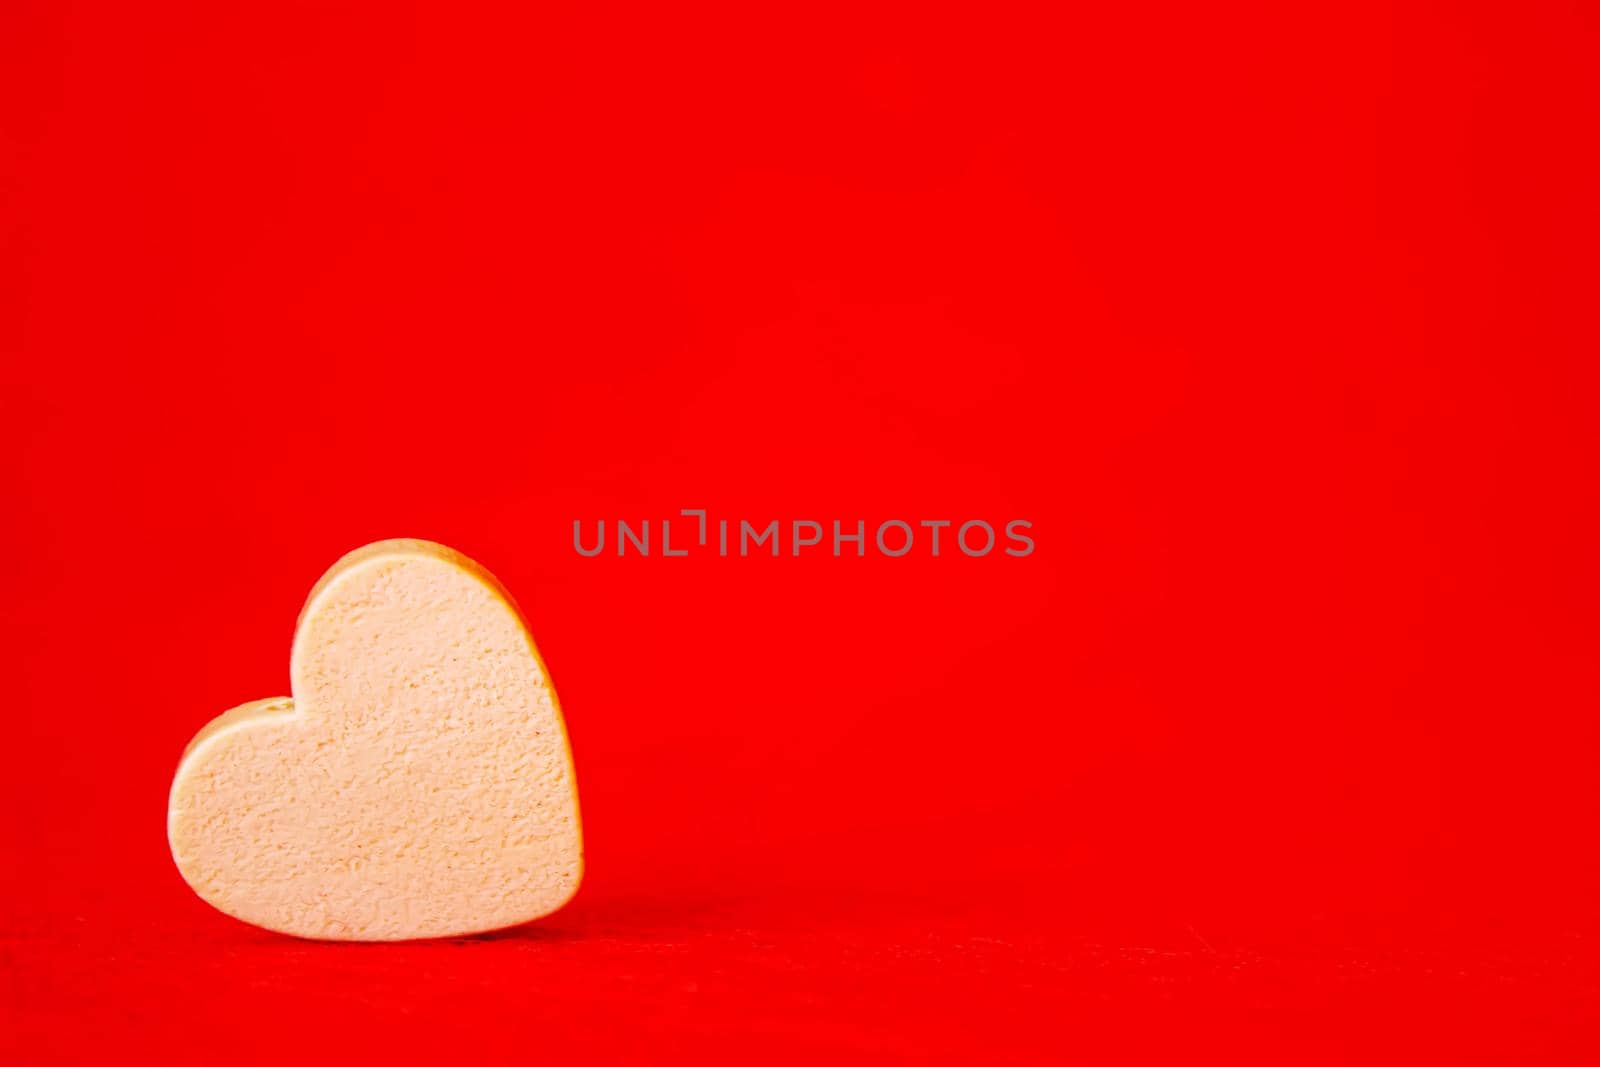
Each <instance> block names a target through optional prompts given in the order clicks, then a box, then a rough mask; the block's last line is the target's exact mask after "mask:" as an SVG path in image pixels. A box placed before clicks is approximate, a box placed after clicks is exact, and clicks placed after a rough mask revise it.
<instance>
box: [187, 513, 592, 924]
mask: <svg viewBox="0 0 1600 1067" xmlns="http://www.w3.org/2000/svg"><path fill="white" fill-rule="evenodd" d="M289 681H290V685H291V687H292V689H293V692H294V698H293V699H292V700H291V699H277V700H260V701H256V702H254V703H251V704H245V705H243V706H242V707H238V708H234V709H233V710H232V711H229V712H227V713H226V714H224V715H222V716H220V717H219V718H217V719H215V720H213V721H212V722H211V723H210V724H209V725H207V726H206V727H205V728H204V729H203V730H201V731H200V733H199V734H198V735H196V737H195V739H194V740H193V741H191V742H190V743H189V747H188V748H187V749H186V750H185V751H184V754H183V759H182V760H181V762H180V763H179V765H178V772H177V775H176V777H175V778H174V779H173V782H172V798H171V805H170V808H169V812H168V819H167V834H168V838H169V840H170V842H171V844H172V856H173V859H174V860H176V861H177V864H178V870H179V871H181V872H182V873H183V877H184V879H185V880H187V881H188V883H189V885H190V886H192V887H193V888H194V890H195V892H196V893H198V894H200V896H201V897H202V898H203V899H204V900H206V901H207V902H209V903H210V904H212V905H214V906H215V907H217V908H218V909H220V910H222V911H224V912H227V913H228V914H229V915H232V916H235V917H236V918H239V919H243V920H244V921H245V922H249V923H254V924H255V925H257V926H262V927H266V928H267V929H269V930H278V931H281V932H283V933H287V934H295V935H298V936H300V937H314V938H329V939H335V940H355V941H398V940H405V939H408V938H422V937H450V936H456V935H462V934H472V933H481V932H483V931H487V930H496V929H500V928H502V927H506V926H514V925H516V924H518V923H523V922H527V921H528V920H530V919H536V918H538V917H540V916H542V915H547V914H549V913H550V912H552V911H555V910H556V909H557V908H559V907H561V906H562V905H563V904H565V903H566V902H567V901H568V900H569V899H571V897H572V895H573V893H574V892H576V891H577V888H578V882H579V881H580V879H581V878H582V876H583V839H582V833H581V831H580V829H579V823H578V795H577V787H576V782H575V779H574V776H573V770H572V753H571V749H570V748H569V747H568V745H567V734H566V727H565V724H564V723H563V722H562V719H561V710H560V706H559V705H558V703H557V702H556V694H555V690H554V689H553V688H552V687H551V685H550V679H549V676H548V674H547V673H546V672H545V669H544V664H543V662H542V661H541V660H540V658H539V653H538V650H537V649H536V648H535V647H534V644H533V639H532V638H531V637H530V636H529V634H528V630H527V626H526V624H525V623H524V622H523V620H522V617H521V615H520V614H519V613H518V611H517V609H516V607H515V605H514V604H513V603H512V601H511V598H510V597H509V596H508V595H507V594H506V592H505V590H504V589H502V588H501V586H500V584H499V583H498V582H496V581H495V580H494V578H493V576H491V575H490V574H489V573H488V572H487V571H485V570H484V569H483V568H482V567H480V566H478V565H477V564H476V563H473V562H472V561H471V560H469V559H467V558H466V557H464V556H462V555H460V554H458V553H456V552H453V551H451V550H450V549H448V548H445V547H444V546H443V545H436V544H433V543H431V542H427V541H381V542H379V543H377V544H373V545H368V546H367V547H365V548H361V549H358V550H356V551H355V552H352V553H350V554H349V555H348V556H345V557H344V558H343V559H342V560H340V561H339V562H338V563H336V564H335V565H334V566H333V568H332V569H331V570H329V571H328V573H327V574H325V575H324V576H323V578H322V580H321V581H320V582H318V583H317V585H316V587H315V588H314V589H313V590H312V591H311V596H310V597H309V599H307V601H306V605H305V608H304V609H303V610H302V611H301V613H300V621H299V624H298V626H297V627H296V628H295V636H294V648H293V651H292V652H291V654H290V661H289Z"/></svg>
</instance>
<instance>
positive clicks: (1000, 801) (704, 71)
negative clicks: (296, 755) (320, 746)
mask: <svg viewBox="0 0 1600 1067" xmlns="http://www.w3.org/2000/svg"><path fill="white" fill-rule="evenodd" d="M867 7H868V5H838V6H832V5H825V4H823V5H818V4H810V5H802V6H795V7H785V8H782V9H777V8H774V7H772V6H771V5H760V4H755V5H730V6H728V7H726V8H720V9H710V8H701V7H698V6H696V7H684V6H682V5H640V6H638V7H627V8H624V7H619V6H615V5H601V4H564V5H548V6H546V5H520V4H503V5H498V6H480V5H458V4H429V5H424V6H420V7H408V6H396V5H392V4H382V5H370V6H368V7H366V8H364V9H358V8H356V7H353V6H348V5H324V4H286V3H279V4H261V5H251V6H250V7H249V9H248V10H243V11H241V10H238V8H237V6H236V5H215V4H206V5H202V4H194V5H174V4H166V3H155V4H134V5H128V4H64V3H63V4H32V3H26V2H24V3H22V4H20V5H19V4H16V3H12V4H8V5H5V8H4V12H3V14H0V22H3V26H0V50H3V51H4V56H3V61H0V78H3V79H4V89H3V94H0V99H3V101H4V104H3V117H4V136H5V141H4V148H5V154H4V156H3V164H4V169H3V172H0V179H3V180H0V189H3V193H0V196H3V204H4V208H3V216H0V223H3V225H4V235H5V236H4V249H5V253H4V256H3V257H0V269H3V271H4V276H3V284H0V311H3V323H4V333H3V336H0V344H3V346H4V347H3V351H4V353H5V361H4V390H3V397H0V405H3V411H0V447H3V455H4V461H3V468H0V475H3V478H4V485H3V489H4V494H3V504H0V507H3V508H4V515H3V519H4V529H3V534H0V536H3V538H4V541H3V543H0V547H3V549H4V558H5V563H4V570H3V574H4V578H5V587H4V592H5V597H4V604H3V608H0V610H3V616H0V618H3V625H4V628H5V630H4V644H5V648H6V650H7V655H6V664H7V668H8V670H7V673H8V675H9V685H10V692H9V696H8V700H7V702H6V703H7V712H6V721H7V723H8V724H9V727H10V729H9V735H8V740H7V741H6V742H5V744H4V745H3V757H0V759H3V764H0V771H3V777H0V789H3V792H0V803H3V808H0V810H3V811H4V816H3V821H0V828H3V830H4V834H5V838H4V846H5V850H6V856H7V857H8V860H7V861H6V862H4V863H3V864H0V868H3V873H0V878H3V881H0V892H3V902H4V913H3V934H4V940H3V942H0V946H3V953H4V957H3V959H4V965H5V972H6V974H5V976H4V980H3V981H0V997H3V1003H4V1006H5V1009H6V1010H5V1019H4V1024H5V1025H4V1027H3V1033H4V1037H3V1038H0V1040H3V1041H5V1042H6V1043H7V1044H8V1045H9V1046H10V1051H12V1052H13V1053H14V1054H15V1056H16V1058H18V1059H21V1060H23V1061H28V1062H32V1061H49V1060H58V1059H59V1060H74V1059H81V1058H84V1057H88V1056H92V1055H138V1054H159V1055H161V1056H162V1057H163V1058H164V1059H166V1060H175V1061H177V1062H191V1061H194V1062H198V1061H200V1060H205V1061H207V1062H215V1060H216V1059H217V1058H227V1059H230V1060H231V1059H236V1058H237V1059H241V1060H244V1061H249V1060H253V1059H257V1058H260V1059H271V1058H276V1059H280V1060H281V1059H285V1058H289V1057H293V1058H294V1059H296V1060H299V1059H302V1058H312V1059H315V1058H318V1057H319V1056H320V1055H321V1054H324V1053H329V1054H338V1055H340V1056H341V1057H342V1058H346V1059H348V1058H349V1056H350V1055H352V1054H354V1055H359V1056H362V1057H363V1058H365V1059H368V1060H373V1059H376V1058H378V1057H380V1056H382V1055H384V1054H386V1053H389V1052H394V1053H396V1054H400V1055H402V1056H403V1055H405V1054H408V1053H416V1054H423V1053H426V1054H430V1055H434V1054H438V1055H449V1056H451V1057H458V1058H464V1059H467V1060H470V1059H471V1058H472V1057H473V1056H475V1055H478V1054H480V1053H483V1054H487V1055H490V1056H491V1057H494V1058H500V1057H501V1056H503V1055H516V1056H518V1057H526V1058H527V1059H529V1060H535V1059H541V1058H542V1059H551V1058H553V1057H554V1056H556V1055H558V1054H565V1053H570V1054H575V1055H580V1056H582V1057H583V1062H591V1061H609V1060H614V1059H625V1060H633V1061H635V1062H637V1061H638V1060H641V1059H642V1060H653V1059H669V1058H672V1057H674V1056H675V1055H684V1056H692V1057H695V1058H700V1059H707V1058H709V1059H722V1058H732V1057H739V1058H752V1057H761V1058H773V1057H776V1058H786V1057H790V1056H792V1057H794V1058H797V1059H802V1060H815V1059H818V1058H821V1057H823V1056H827V1057H829V1058H833V1059H838V1058H843V1059H846V1060H855V1059H878V1060H890V1061H895V1060H902V1059H911V1058H922V1059H927V1058H941V1059H950V1060H957V1061H972V1060H988V1059H999V1060H1017V1059H1021V1060H1028V1059H1034V1060H1053V1059H1065V1058H1075V1059H1082V1060H1085V1061H1088V1062H1096V1061H1104V1060H1108V1059H1110V1060H1132V1061H1138V1060H1141V1059H1145V1058H1147V1057H1157V1056H1159V1057H1162V1058H1171V1057H1175V1056H1177V1057H1182V1058H1183V1059H1186V1060H1187V1059H1202V1060H1220V1061H1227V1062H1244V1061H1254V1060H1262V1061H1273V1060H1275V1061H1279V1062H1346V1061H1360V1062H1373V1061H1375V1060H1377V1061H1386V1060H1390V1059H1393V1060H1395V1061H1397V1062H1417V1061H1419V1060H1420V1061H1422V1062H1428V1061H1432V1062H1465V1061H1479V1060H1482V1061H1522V1062H1527V1061H1532V1060H1548V1061H1556V1062H1563V1061H1565V1062H1585V1061H1587V1062H1594V1060H1595V1057H1596V1055H1597V1053H1600V1033H1597V1030H1600V1025H1597V1017H1600V968H1597V966H1596V962H1597V960H1600V942H1597V941H1596V940H1595V938H1596V935H1597V933H1600V929H1597V924H1596V923H1595V921H1594V913H1595V905H1596V901H1597V899H1600V860H1597V855H1596V848H1595V840H1594V830H1595V822H1596V815H1597V813H1600V787H1597V785H1596V781H1595V776H1594V764H1595V757H1596V747H1597V741H1600V728H1597V726H1596V723H1595V711H1596V697H1597V695H1600V666H1597V663H1600V660H1597V657H1596V654H1595V652H1596V636H1597V633H1596V630H1597V626H1596V620H1595V611H1594V604H1595V595H1596V592H1597V585H1600V570H1597V567H1596V563H1595V558H1596V557H1595V551H1594V549H1595V545H1596V538H1597V534H1600V516H1597V510H1596V494H1595V460H1596V458H1597V450H1596V444H1597V442H1596V429H1595V415H1596V401H1597V392H1596V385H1597V384H1600V383H1597V381H1596V372H1595V370H1594V367H1593V361H1594V353H1595V343H1596V341H1597V339H1600V338H1597V334H1600V328H1597V325H1596V318H1595V303H1594V289H1595V282H1596V277H1595V271H1594V267H1593V257H1594V254H1595V248H1596V239H1597V237H1600V225H1597V221H1600V220H1597V211H1596V203H1597V199H1596V195H1595V191H1596V188H1597V186H1596V179H1597V177H1600V175H1597V173H1596V172H1597V167H1596V153H1595V147H1594V144H1595V141H1594V136H1595V129H1596V122H1597V119H1600V107H1597V105H1600V92H1597V83H1596V79H1595V76H1594V63H1595V57H1596V44H1597V43H1600V42H1597V37H1596V32H1595V31H1596V24H1595V17H1594V14H1593V12H1592V11H1588V10H1587V9H1586V6H1585V5H1583V4H1580V3H1567V4H1559V3H1524V4H1501V5H1490V4H1478V5H1473V4H1458V3H1437V4H1426V3H1417V4H1394V5H1391V4H1379V3H1354V4H1343V5H1336V6H1333V7H1330V8H1328V9H1326V10H1313V9H1312V8H1310V7H1307V6H1305V5H1283V4H1268V3H1254V4H1252V3H1233V2H1225V3H1222V4H1154V5H1152V4H1133V5H1094V6H1067V5H1040V6H1039V7H1035V8H1018V7H1012V6H1009V5H996V4H987V5H980V6H978V7H977V8H974V9H971V10H965V11H954V12H946V11H940V10H934V9H930V8H928V7H927V6H925V5H905V6H897V7H878V6H871V10H867ZM684 507H704V508H707V509H709V510H710V511H711V514H712V517H713V519H715V518H717V517H726V518H730V519H733V520H737V519H740V518H748V519H750V520H752V521H759V522H763V523H764V522H765V521H766V520H767V519H770V518H777V519H781V520H784V521H788V520H790V519H796V518H810V519H816V520H820V521H824V522H829V521H831V520H832V519H835V518H838V519H842V520H845V521H846V522H853V521H854V520H855V519H857V518H862V519H865V520H867V521H868V522H869V524H875V523H876V522H878V521H881V520H883V519H888V518H902V519H907V520H910V521H913V522H915V521H916V520H919V519H940V518H944V519H953V520H955V521H957V522H960V521H963V520H965V519H969V518H983V519H987V520H988V521H990V522H991V523H994V524H996V525H997V526H998V525H999V524H1001V523H1004V522H1005V521H1007V520H1009V519H1013V518H1023V519H1028V520H1031V521H1032V522H1033V523H1034V531H1033V532H1034V536H1035V538H1036V541H1037V545H1038V548H1037V551H1036V552H1035V553H1034V554H1033V555H1032V556H1030V557H1027V558H1024V559H1014V558H1009V557H1005V556H1002V555H999V554H998V553H996V554H995V555H994V556H991V557H987V558H983V559H969V558H966V557H964V556H961V555H959V554H957V553H952V552H949V551H948V550H947V551H946V552H945V554H943V555H942V556H941V557H940V558H938V559H932V558H929V557H927V556H926V555H924V554H922V553H920V552H919V553H914V554H913V555H911V556H908V557H906V558H904V559H898V560H897V559H885V558H882V557H878V556H876V555H871V556H869V557H868V558H866V559H861V560H858V559H855V558H851V557H848V556H847V557H845V558H843V559H840V560H834V559H833V558H831V556H828V555H827V554H826V553H825V552H822V551H817V550H812V551H811V553H810V554H809V555H807V556H806V557H803V558H801V559H798V560H796V559H793V558H789V557H787V556H786V557H785V558H782V559H778V560H773V559H770V558H764V557H756V558H751V559H748V560H737V559H730V560H719V559H716V558H714V557H705V556H692V557H690V558H688V559H671V560H668V559H660V558H651V559H637V558H628V559H617V558H615V557H614V556H610V555H607V556H604V557H601V558H596V559H585V558H582V557H580V556H578V555H577V554H576V553H575V552H574V551H573V549H572V546H571V540H570V538H571V523H572V520H573V519H575V518H581V519H584V520H586V521H592V520H595V519H599V518H606V519H616V518H626V519H630V520H635V521H636V520H639V519H644V518H650V519H652V520H657V521H658V520H659V519H660V518H661V517H664V516H668V515H673V514H676V512H677V510H678V509H679V508H684ZM394 536H419V537H428V538H433V539H436V540H440V541H444V542H446V543H448V544H450V545H453V546H455V547H458V548H460V549H462V550H463V551H465V552H467V553H468V554H470V555H472V556H474V557H476V558H477V559H479V560H481V561H482V562H483V563H484V564H486V565H487V566H488V567H489V568H490V569H492V570H493V571H494V572H496V574H497V575H498V576H499V577H500V578H501V579H502V580H503V581H504V582H505V583H506V584H507V585H508V586H509V587H510V588H511V590H512V591H513V592H514V593H515V594H516V595H517V597H518V598H519V599H520V600H521V602H522V604H523V606H524V608H525V610H526V612H527V614H528V616H529V618H530V620H531V623H532V626H533V628H534V632H535V634H536V636H537V638H538V640H539V642H540V645H541V647H542V649H543V651H544V654H545V657H546V659H547V660H548V662H549V664H550V667H551V670H552V673H553V675H554V678H555V680H556V683H557V685H558V687H559V689H560V692H561V695H562V698H563V702H564V704H565V707H566V710H567V715H568V720H569V726H570V730H571V733H572V738H573V743H574V747H575V752H576V758H577V765H578V772H579V780H580V786H581V790H582V798H583V804H584V817H585V824H586V831H587V844H588V857H589V878H588V882H587V883H586V886H585V889H584V891H583V893H582V894H581V895H580V897H579V899H578V901H577V902H575V903H574V905H573V906H572V907H571V908H570V909H569V910H568V911H566V912H563V913H561V914H560V915H558V916H556V917H554V918H552V919H550V920H548V921H546V922H545V923H542V924H539V925H536V926H534V927H530V928H526V929H523V930H519V931H514V932H511V933H508V934H503V935H497V936H495V937H491V938H487V939H482V940H478V941H472V942H467V943H462V944H454V943H441V944H422V945H412V946H330V945H320V944H312V943H305V942H296V941H291V940H288V939H285V938H280V937H276V936H272V935H268V934H264V933H262V932H259V931H255V930H253V929H250V928H248V927H245V926H243V925H241V924H238V923H235V922H233V921H232V920H229V919H227V918H225V917H223V916H221V915H218V914H216V913H213V912H212V911H211V910H210V909H208V908H207V907H206V906H205V905H203V904H202V903H201V902H200V901H198V900H197V899H196V898H195V897H194V896H193V895H192V894H191V893H190V892H189V890H188V889H187V888H186V887H185V886H184V884H183V882H182V881H181V879H180V878H179V877H178V875H177V873H176V871H175V870H174V868H173V866H172V863H171V861H170V858H169V856H168V854H167V848H166V843H165V840H164V809H165V801H166V792H167V788H168V785H169V782H170V776H171V772H172V770H173V768H174V765H175V763H176V759H177V756H178V753H179V752H180V750H181V749H182V747H183V745H184V744H185V742H186V741H187V740H188V738H189V737H190V736H191V734H192V733H193V732H194V731H195V730H196V729H198V728H199V727H200V726H201V725H202V724H204V723H205V722H206V721H207V720H208V719H210V718H211V717H212V716H213V715H215V714H217V713H218V712H220V711H222V710H223V709H225V708H227V707H230V706H232V705H234V704H237V703H239V702H241V701H244V700H247V699H252V698H256V697H264V696H269V695H274V694H279V693H282V692H284V691H285V690H286V687H287V654H288V645H289V638H290V635H291V632H292V627H293V623H294V618H295V613H296V612H297V610H298V608H299V606H300V602H301V599H302V598H303V597H304V595H305V593H306V592H307V590H308V589H309V588H310V586H311V584H312V583H313V582H314V581H315V579H316V578H317V577H318V575H319V574H320V573H321V572H322V570H323V569H324V568H325V567H327V566H328V565H329V564H331V563H332V562H333V561H334V560H335V559H336V558H337V557H338V556H339V555H340V554H342V553H343V552H345V551H346V550H348V549H350V548H353V547H355V546H357V545H359V544H362V543H364V542H367V541H370V540H375V539H378V538H383V537H394Z"/></svg>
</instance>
